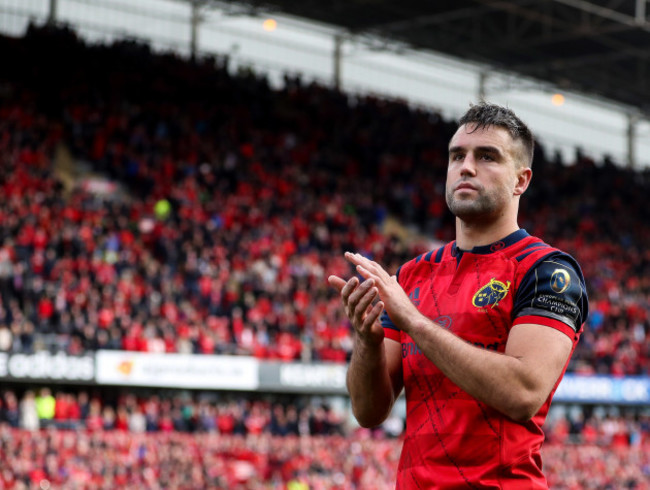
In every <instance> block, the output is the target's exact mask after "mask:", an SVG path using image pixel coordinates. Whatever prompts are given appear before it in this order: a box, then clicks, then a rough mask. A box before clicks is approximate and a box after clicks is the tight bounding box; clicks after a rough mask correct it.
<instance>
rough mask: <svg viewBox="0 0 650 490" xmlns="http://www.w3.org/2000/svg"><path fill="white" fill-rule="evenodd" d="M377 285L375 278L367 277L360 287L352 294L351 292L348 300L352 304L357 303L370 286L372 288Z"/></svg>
mask: <svg viewBox="0 0 650 490" xmlns="http://www.w3.org/2000/svg"><path fill="white" fill-rule="evenodd" d="M374 285H375V281H374V279H367V280H365V281H363V282H362V283H361V284H360V285H359V287H358V288H356V289H355V290H354V291H353V292H352V294H350V296H349V298H348V301H349V302H350V303H351V304H356V303H358V302H359V300H361V298H362V297H363V295H364V294H366V293H367V292H368V291H369V290H370V288H372V287H373V286H374Z"/></svg>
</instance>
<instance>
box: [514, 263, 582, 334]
mask: <svg viewBox="0 0 650 490" xmlns="http://www.w3.org/2000/svg"><path fill="white" fill-rule="evenodd" d="M588 309H589V301H588V298H587V289H586V286H585V280H584V277H583V275H582V271H581V270H580V267H579V266H578V264H577V262H576V261H575V260H574V259H573V258H572V257H571V256H570V255H567V254H565V253H558V254H553V255H551V256H549V257H546V258H544V259H542V260H541V261H540V262H538V263H537V264H536V265H535V266H534V267H532V268H531V269H530V270H529V271H528V272H527V273H526V275H525V276H524V278H523V280H522V282H521V284H520V286H519V288H518V290H517V295H516V298H515V304H514V308H513V319H514V321H513V325H517V324H521V323H541V324H543V325H547V326H549V327H553V328H556V329H558V330H561V331H563V332H564V333H566V334H567V335H569V336H570V337H575V335H576V333H577V332H579V331H580V329H581V327H582V324H583V323H584V322H585V320H586V318H587V314H588Z"/></svg>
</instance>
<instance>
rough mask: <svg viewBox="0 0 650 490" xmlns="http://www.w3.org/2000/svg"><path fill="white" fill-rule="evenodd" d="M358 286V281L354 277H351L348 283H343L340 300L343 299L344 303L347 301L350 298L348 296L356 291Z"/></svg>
mask: <svg viewBox="0 0 650 490" xmlns="http://www.w3.org/2000/svg"><path fill="white" fill-rule="evenodd" d="M358 284H359V279H357V278H356V277H351V278H350V279H349V280H348V282H346V283H345V286H343V289H341V298H343V301H344V302H347V301H348V298H349V297H350V294H352V292H353V291H354V290H355V289H356V287H357V285H358Z"/></svg>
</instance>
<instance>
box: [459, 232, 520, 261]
mask: <svg viewBox="0 0 650 490" xmlns="http://www.w3.org/2000/svg"><path fill="white" fill-rule="evenodd" d="M528 236H530V235H529V234H528V232H527V231H526V230H524V229H519V230H517V231H515V232H513V233H510V235H508V236H507V237H505V238H503V239H501V240H497V241H496V242H494V243H490V244H489V245H480V246H478V247H474V248H472V249H471V250H461V249H460V248H458V247H456V240H454V242H453V243H452V245H451V254H452V255H453V256H454V257H457V256H459V255H462V254H463V253H464V252H469V253H473V254H482V255H485V254H491V253H494V252H498V251H499V250H501V249H504V248H506V247H509V246H510V245H512V244H513V243H516V242H518V241H519V240H523V239H524V238H526V237H528Z"/></svg>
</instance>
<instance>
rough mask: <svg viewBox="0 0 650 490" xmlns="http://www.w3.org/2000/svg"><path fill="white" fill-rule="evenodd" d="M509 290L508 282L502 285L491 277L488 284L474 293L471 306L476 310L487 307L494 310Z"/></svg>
mask: <svg viewBox="0 0 650 490" xmlns="http://www.w3.org/2000/svg"><path fill="white" fill-rule="evenodd" d="M509 289H510V281H506V283H505V284H504V283H502V282H501V281H497V280H496V278H494V277H493V278H492V279H490V282H488V283H487V284H486V285H485V286H483V287H482V288H481V289H479V290H478V291H476V293H474V297H473V298H472V304H473V305H474V306H476V307H477V308H486V307H488V306H492V308H494V307H495V306H497V305H498V304H499V301H501V300H502V299H503V298H505V297H506V296H507V294H508V290H509Z"/></svg>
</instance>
